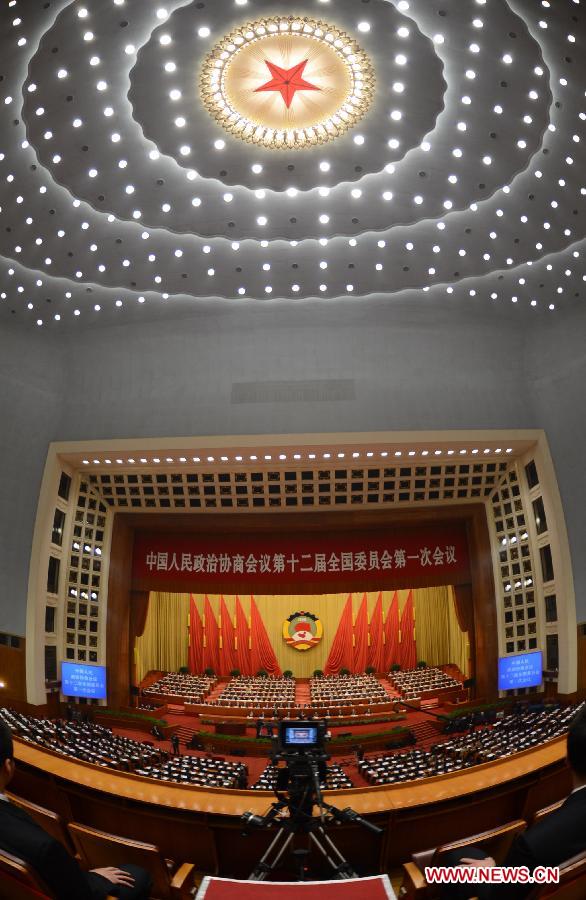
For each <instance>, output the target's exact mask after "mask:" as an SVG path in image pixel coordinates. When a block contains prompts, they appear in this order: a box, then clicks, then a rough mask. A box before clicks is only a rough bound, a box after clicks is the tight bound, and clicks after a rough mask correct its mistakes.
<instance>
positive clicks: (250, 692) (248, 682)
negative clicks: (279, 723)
mask: <svg viewBox="0 0 586 900" xmlns="http://www.w3.org/2000/svg"><path fill="white" fill-rule="evenodd" d="M210 706H232V707H259V706H264V707H275V708H276V709H279V710H281V709H283V708H290V707H294V706H295V680H294V679H293V678H275V677H272V676H267V677H265V678H261V677H256V678H255V677H247V676H244V675H239V676H238V677H237V678H232V680H231V681H229V682H228V684H227V685H226V687H225V688H224V690H223V691H222V693H221V694H220V696H219V697H218V698H217V700H212V701H211V703H210Z"/></svg>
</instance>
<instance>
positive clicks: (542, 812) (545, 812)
mask: <svg viewBox="0 0 586 900" xmlns="http://www.w3.org/2000/svg"><path fill="white" fill-rule="evenodd" d="M563 802H564V801H563V800H558V801H557V803H551V804H550V805H549V806H544V807H543V809H538V810H537V812H536V813H535V814H534V816H533V818H532V820H531V824H532V825H535V823H536V822H540V821H541V820H542V819H545V817H546V816H549V814H550V813H552V812H555V811H556V809H559V808H560V806H561V805H562V804H563Z"/></svg>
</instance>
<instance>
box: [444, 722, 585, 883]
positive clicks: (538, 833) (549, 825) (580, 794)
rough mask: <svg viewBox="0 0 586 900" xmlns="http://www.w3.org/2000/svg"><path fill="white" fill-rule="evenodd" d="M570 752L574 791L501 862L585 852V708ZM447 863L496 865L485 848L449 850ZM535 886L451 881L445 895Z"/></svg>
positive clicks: (552, 861) (554, 859) (557, 860)
mask: <svg viewBox="0 0 586 900" xmlns="http://www.w3.org/2000/svg"><path fill="white" fill-rule="evenodd" d="M567 756H568V763H569V766H570V769H571V770H572V784H573V789H572V792H571V794H570V795H569V797H567V798H566V800H565V801H564V802H563V804H562V805H561V806H560V808H559V809H557V810H555V811H554V812H552V813H550V814H549V815H548V816H546V817H545V818H544V819H542V820H541V821H540V822H537V823H536V824H535V825H532V826H531V827H530V828H528V829H527V830H526V831H524V832H523V833H522V834H521V835H519V836H518V837H517V838H515V840H514V841H513V844H512V846H511V849H510V850H509V852H508V854H507V856H506V858H505V860H504V862H503V866H507V867H515V866H526V867H527V868H528V869H529V871H531V872H532V871H533V870H534V869H535V868H536V866H559V865H561V863H563V862H566V860H569V859H571V858H572V857H574V856H578V855H579V854H581V853H585V852H586V707H584V708H583V709H582V710H580V712H579V713H578V714H577V715H576V717H575V718H574V720H573V721H572V724H571V725H570V729H569V731H568V743H567ZM444 865H446V866H458V865H469V866H478V867H481V866H488V867H492V866H495V865H496V863H495V861H494V859H492V857H490V856H487V855H486V853H485V852H484V851H483V850H482V848H481V847H464V848H461V849H459V850H457V851H454V853H452V854H450V856H449V858H447V859H446V861H445V863H444ZM532 889H533V885H532V884H508V885H468V886H465V885H449V886H446V887H445V889H444V890H443V892H442V897H445V898H447V900H448V898H449V900H468V898H469V897H478V898H479V900H523V898H524V897H526V896H527V895H528V894H529V893H530V892H531V890H532Z"/></svg>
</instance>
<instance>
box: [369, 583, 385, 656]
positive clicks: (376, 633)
mask: <svg viewBox="0 0 586 900" xmlns="http://www.w3.org/2000/svg"><path fill="white" fill-rule="evenodd" d="M369 630H370V647H369V648H368V665H369V666H372V668H373V669H374V670H375V672H384V667H385V662H384V654H385V645H384V642H383V595H382V591H381V592H380V593H379V595H378V597H377V601H376V603H375V605H374V609H373V611H372V618H371V620H370V629H369Z"/></svg>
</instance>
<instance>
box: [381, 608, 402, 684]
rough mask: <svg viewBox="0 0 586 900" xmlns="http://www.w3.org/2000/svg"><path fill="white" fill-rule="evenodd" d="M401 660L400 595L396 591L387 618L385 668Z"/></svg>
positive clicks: (386, 670)
mask: <svg viewBox="0 0 586 900" xmlns="http://www.w3.org/2000/svg"><path fill="white" fill-rule="evenodd" d="M398 662H399V597H398V596H397V592H396V591H395V593H394V596H393V599H392V601H391V605H390V606H389V609H388V612H387V617H386V619H385V654H384V670H385V672H390V670H391V666H392V665H393V664H394V663H398Z"/></svg>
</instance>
